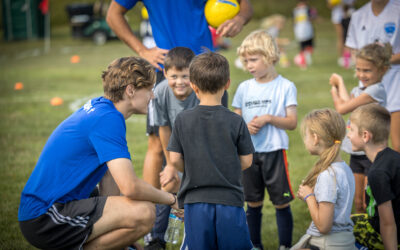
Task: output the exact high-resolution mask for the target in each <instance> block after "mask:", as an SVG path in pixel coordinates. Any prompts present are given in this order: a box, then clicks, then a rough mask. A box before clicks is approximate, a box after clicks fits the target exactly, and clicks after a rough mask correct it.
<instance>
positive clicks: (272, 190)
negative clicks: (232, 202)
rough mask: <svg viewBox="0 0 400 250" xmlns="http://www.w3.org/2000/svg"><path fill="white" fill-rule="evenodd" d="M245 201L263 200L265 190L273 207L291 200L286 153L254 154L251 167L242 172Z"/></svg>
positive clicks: (279, 151) (291, 192)
mask: <svg viewBox="0 0 400 250" xmlns="http://www.w3.org/2000/svg"><path fill="white" fill-rule="evenodd" d="M243 187H244V199H245V201H250V202H257V201H262V200H264V195H265V188H267V191H268V194H269V198H270V200H271V202H272V204H274V205H283V204H286V203H289V202H290V201H291V200H293V197H294V195H293V191H292V187H291V185H290V179H289V170H288V164H287V159H286V151H285V150H283V149H282V150H278V151H273V152H267V153H254V154H253V163H252V165H251V167H249V168H248V169H246V170H245V171H243Z"/></svg>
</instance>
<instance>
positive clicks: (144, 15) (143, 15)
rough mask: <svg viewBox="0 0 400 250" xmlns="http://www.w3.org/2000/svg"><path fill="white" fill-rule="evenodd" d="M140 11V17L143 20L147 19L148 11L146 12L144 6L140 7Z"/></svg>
mask: <svg viewBox="0 0 400 250" xmlns="http://www.w3.org/2000/svg"><path fill="white" fill-rule="evenodd" d="M141 13H142V18H143V19H144V20H147V19H149V13H148V12H147V9H146V7H144V6H143V7H142V11H141Z"/></svg>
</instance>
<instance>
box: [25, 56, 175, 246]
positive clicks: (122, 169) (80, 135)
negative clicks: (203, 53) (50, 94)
mask: <svg viewBox="0 0 400 250" xmlns="http://www.w3.org/2000/svg"><path fill="white" fill-rule="evenodd" d="M102 78H103V87H104V97H98V98H94V99H92V100H89V101H88V102H87V103H86V104H85V105H84V106H83V107H82V108H81V109H79V110H77V111H76V112H75V113H73V114H72V115H71V116H70V117H68V118H67V119H66V120H64V121H63V122H62V123H61V124H60V125H59V126H58V127H57V128H56V130H55V131H54V132H53V133H52V135H51V136H50V138H49V140H48V141H47V143H46V145H45V147H44V149H43V151H42V154H41V156H40V158H39V160H38V162H37V164H36V167H35V169H34V170H33V172H32V174H31V176H30V178H29V180H28V182H27V183H26V186H25V188H24V190H23V191H22V195H21V203H20V206H19V211H18V220H19V223H20V228H21V231H22V234H23V235H24V236H25V238H26V239H27V240H28V241H29V242H30V243H31V244H32V245H34V246H35V247H37V248H41V249H82V247H83V248H85V249H98V248H101V249H118V248H119V249H121V248H123V247H126V246H129V245H130V244H132V243H133V242H135V241H136V240H138V239H139V238H141V237H142V236H143V235H144V234H146V233H147V232H149V231H150V229H151V226H152V225H153V222H154V217H155V212H154V204H153V202H154V203H162V204H170V205H171V206H173V207H175V208H177V204H176V197H175V196H174V195H172V194H170V193H167V192H164V191H161V190H158V189H156V188H154V187H152V186H151V185H150V184H148V183H146V182H144V181H143V180H141V179H139V178H138V177H137V176H136V175H135V172H134V170H133V166H132V162H131V158H130V153H129V151H128V146H127V142H126V125H125V120H126V119H127V118H129V117H130V116H131V115H132V114H144V113H146V112H147V106H148V103H149V101H150V99H151V98H152V97H153V93H152V87H153V85H154V81H155V74H154V69H153V67H152V66H151V65H150V64H149V63H148V62H147V61H145V60H144V59H141V58H136V57H124V58H120V59H117V60H115V61H113V62H112V63H111V64H110V65H109V66H108V68H107V70H106V71H104V72H103V75H102ZM100 180H102V182H101V184H105V185H100V187H104V188H105V189H104V190H103V189H100V194H101V195H104V194H105V193H108V194H110V195H113V196H97V197H90V194H91V192H92V191H93V190H94V189H95V187H96V184H97V183H98V182H99V181H100Z"/></svg>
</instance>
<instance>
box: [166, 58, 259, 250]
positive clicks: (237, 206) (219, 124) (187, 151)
mask: <svg viewBox="0 0 400 250" xmlns="http://www.w3.org/2000/svg"><path fill="white" fill-rule="evenodd" d="M189 75H190V84H191V87H192V88H193V90H194V92H195V93H196V95H197V97H198V98H199V100H200V104H199V106H197V107H195V108H193V109H188V110H184V111H182V112H181V113H179V114H178V116H177V117H176V120H175V126H174V127H173V131H172V135H171V138H170V141H169V145H168V148H167V150H168V151H170V155H169V156H170V161H171V163H172V164H173V166H174V167H175V168H177V169H178V170H179V171H181V172H183V177H182V184H181V187H180V190H179V193H178V201H179V206H180V207H181V208H182V207H184V209H185V238H184V242H183V246H185V247H188V248H189V249H251V248H252V247H253V246H252V243H251V241H250V235H249V231H248V227H247V224H246V215H245V212H244V209H243V203H244V197H243V187H242V184H241V176H242V170H244V169H246V168H248V167H250V165H251V162H252V159H253V156H252V154H253V152H254V148H253V144H252V142H251V139H250V133H249V131H248V129H247V125H246V123H245V121H244V120H243V118H242V117H241V116H239V115H237V114H235V113H233V112H231V111H230V110H228V109H227V108H225V107H223V106H222V105H221V98H222V95H223V94H224V91H225V90H226V89H228V87H229V84H230V79H229V64H228V61H227V60H226V58H224V57H223V56H221V55H219V54H216V53H213V52H207V53H204V54H201V55H198V56H196V57H195V58H194V59H193V61H192V62H191V64H190V68H189Z"/></svg>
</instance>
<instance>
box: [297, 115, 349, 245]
mask: <svg viewBox="0 0 400 250" xmlns="http://www.w3.org/2000/svg"><path fill="white" fill-rule="evenodd" d="M301 128H302V134H303V140H304V145H305V148H306V149H307V151H308V152H309V153H310V154H312V155H318V156H319V160H318V161H317V163H316V164H315V165H314V166H313V167H312V168H311V170H310V172H309V173H308V175H307V176H306V178H305V179H304V180H303V182H302V184H301V185H300V187H299V190H298V192H297V197H298V198H299V199H301V200H303V201H304V202H306V203H307V206H308V209H309V211H310V215H311V218H312V222H311V225H310V226H309V228H308V229H307V233H306V235H304V236H303V237H302V238H301V239H300V241H299V242H298V243H297V244H296V245H295V246H293V247H292V248H291V249H301V248H310V249H341V250H345V249H354V244H355V241H354V236H353V222H352V221H351V219H350V214H351V208H352V204H353V198H354V189H355V187H354V177H353V175H352V172H351V169H350V168H349V166H348V165H347V164H346V163H345V162H344V161H343V160H342V159H341V158H340V145H341V141H342V140H343V138H344V136H345V134H346V125H345V122H344V120H343V118H342V117H341V115H340V114H339V113H337V112H336V111H334V110H332V109H319V110H313V111H311V112H310V113H308V114H307V115H306V117H305V118H304V120H303V122H302V125H301Z"/></svg>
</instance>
